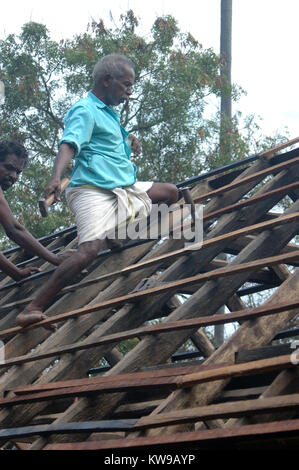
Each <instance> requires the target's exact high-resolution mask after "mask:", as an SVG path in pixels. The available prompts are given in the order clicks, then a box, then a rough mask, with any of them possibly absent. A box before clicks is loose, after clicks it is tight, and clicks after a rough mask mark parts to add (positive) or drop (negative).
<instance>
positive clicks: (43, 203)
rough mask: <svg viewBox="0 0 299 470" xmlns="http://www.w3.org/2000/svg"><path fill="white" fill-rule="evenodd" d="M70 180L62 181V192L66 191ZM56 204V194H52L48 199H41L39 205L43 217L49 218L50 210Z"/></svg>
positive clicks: (64, 179)
mask: <svg viewBox="0 0 299 470" xmlns="http://www.w3.org/2000/svg"><path fill="white" fill-rule="evenodd" d="M69 182H70V180H69V178H63V180H62V181H61V192H62V191H64V190H65V188H66V187H67V186H68V184H69ZM53 202H54V194H50V196H48V197H47V199H39V201H38V205H39V210H40V213H41V215H42V217H48V208H49V206H51V205H52V204H53Z"/></svg>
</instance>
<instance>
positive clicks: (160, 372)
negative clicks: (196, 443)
mask: <svg viewBox="0 0 299 470" xmlns="http://www.w3.org/2000/svg"><path fill="white" fill-rule="evenodd" d="M222 365H223V364H222ZM225 365H228V364H225ZM216 367H219V364H218V365H215V364H213V365H212V366H205V364H198V365H195V366H188V365H186V366H183V367H178V366H176V367H171V368H163V369H157V370H147V371H142V372H133V373H128V374H119V375H116V376H101V377H89V378H84V379H75V380H64V381H59V382H49V383H45V384H33V385H25V386H21V387H17V388H15V389H14V390H13V392H14V393H15V394H16V395H22V394H25V393H34V392H35V393H37V392H41V391H46V390H56V391H57V390H59V389H62V388H71V387H81V386H84V385H86V386H89V385H97V384H102V383H109V384H111V383H112V384H113V383H117V382H118V381H120V380H126V381H134V380H139V379H150V378H153V379H158V378H161V377H177V376H178V375H186V374H190V373H192V372H195V371H198V370H206V369H209V370H210V369H211V368H212V369H215V368H216Z"/></svg>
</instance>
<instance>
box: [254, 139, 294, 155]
mask: <svg viewBox="0 0 299 470" xmlns="http://www.w3.org/2000/svg"><path fill="white" fill-rule="evenodd" d="M297 142H299V137H295V138H294V139H291V140H288V141H287V142H284V143H282V144H279V145H276V146H275V147H272V148H271V149H269V150H265V151H264V152H262V153H261V154H260V155H259V158H272V157H273V156H274V155H275V154H276V153H277V152H280V151H281V150H283V149H285V148H287V147H290V146H291V145H295V144H297Z"/></svg>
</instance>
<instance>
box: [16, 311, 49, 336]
mask: <svg viewBox="0 0 299 470" xmlns="http://www.w3.org/2000/svg"><path fill="white" fill-rule="evenodd" d="M46 318H47V316H46V315H45V314H44V313H42V312H41V311H40V310H31V311H28V312H27V311H26V310H24V312H22V313H20V314H19V315H18V316H17V325H18V326H20V327H22V328H26V326H29V325H32V324H33V323H37V322H40V321H42V320H45V319H46ZM43 328H45V329H46V330H52V331H55V330H56V328H57V326H56V325H55V324H54V323H52V324H49V325H45V326H44V327H43Z"/></svg>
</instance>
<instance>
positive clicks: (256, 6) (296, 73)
mask: <svg viewBox="0 0 299 470" xmlns="http://www.w3.org/2000/svg"><path fill="white" fill-rule="evenodd" d="M103 3H104V2H101V1H100V0H84V1H81V2H74V1H73V0H72V1H70V0H63V1H61V0H59V1H58V0H50V1H42V0H22V1H21V0H14V1H12V2H7V1H6V2H1V6H0V18H1V20H2V21H1V26H0V37H1V38H2V39H3V38H4V37H5V36H6V35H7V34H9V33H19V32H20V28H21V26H22V25H23V24H24V23H26V22H27V21H30V20H31V21H36V22H40V23H44V24H46V25H47V27H48V29H49V30H50V33H51V36H52V37H53V39H61V38H67V37H71V36H72V35H73V34H75V33H80V32H83V31H84V30H86V26H87V23H88V22H90V21H91V20H92V19H95V20H99V19H100V18H102V19H103V20H104V21H105V20H106V22H107V23H109V18H110V12H111V13H112V16H113V18H114V19H115V20H116V21H117V19H118V18H119V16H120V14H121V13H124V12H126V11H127V10H128V9H129V8H131V9H132V10H133V11H134V13H135V15H136V16H137V17H138V18H139V20H140V28H139V32H140V33H142V34H147V33H149V31H150V27H151V25H152V23H153V21H154V20H155V18H156V17H157V16H160V15H163V14H165V15H167V14H171V15H173V16H174V17H175V18H176V19H177V20H178V22H179V26H180V28H181V30H182V31H186V32H187V31H188V32H190V33H191V34H192V35H193V36H194V37H195V38H196V39H197V40H198V41H199V42H200V43H201V44H202V45H203V47H205V48H207V47H213V49H214V50H215V51H216V52H217V53H218V52H219V45H220V3H221V2H220V0H183V1H182V0H150V1H149V2H145V1H144V0H109V1H107V2H105V4H104V5H103ZM298 18H299V1H298V0H233V31H232V43H233V47H232V80H233V81H234V82H235V83H237V84H238V85H240V86H241V87H242V88H243V89H245V90H246V92H247V96H246V97H244V98H242V99H241V100H240V101H239V103H238V105H237V108H238V109H239V110H240V111H242V113H244V114H249V113H250V114H251V113H254V114H256V115H258V116H261V117H262V118H263V121H262V123H261V124H262V128H263V132H264V133H266V134H267V133H269V134H273V133H274V132H275V131H276V130H278V131H283V130H284V127H285V126H287V127H288V129H289V134H290V138H293V137H297V136H298V135H299V130H298V122H299V107H298V104H299V103H298V77H299V61H298Z"/></svg>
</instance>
